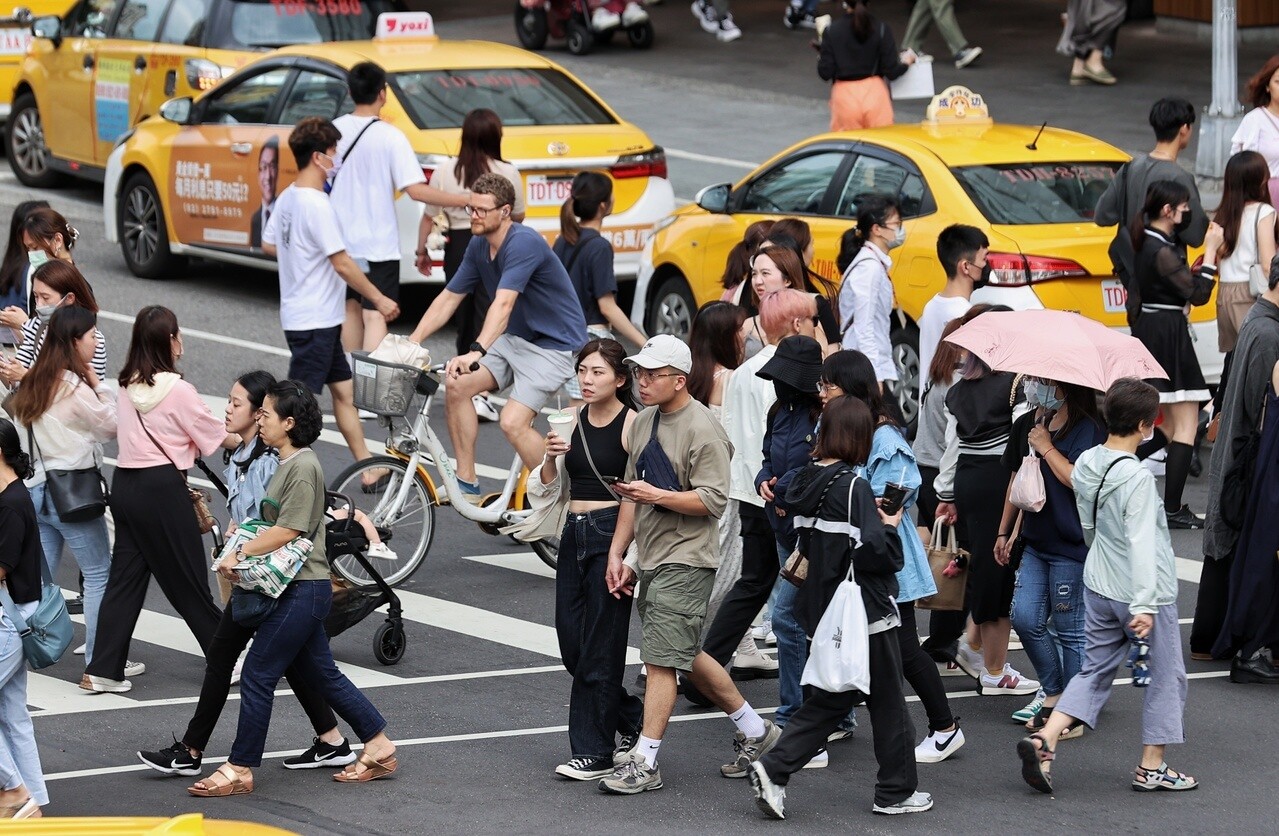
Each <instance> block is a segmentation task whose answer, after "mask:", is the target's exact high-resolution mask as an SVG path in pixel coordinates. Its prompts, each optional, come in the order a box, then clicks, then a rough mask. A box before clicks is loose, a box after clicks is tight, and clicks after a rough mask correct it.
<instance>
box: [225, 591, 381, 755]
mask: <svg viewBox="0 0 1279 836" xmlns="http://www.w3.org/2000/svg"><path fill="white" fill-rule="evenodd" d="M332 604H333V589H332V587H331V586H330V585H329V581H328V580H327V579H326V580H322V581H294V582H293V583H291V584H289V586H288V588H287V589H285V590H284V594H283V595H281V596H280V603H279V605H278V606H276V608H275V611H274V612H272V613H271V614H270V615H269V616H267V619H266V620H265V621H263V622H262V624H261V626H259V627H258V631H257V633H256V634H255V636H254V639H253V646H252V647H251V648H250V649H249V655H248V656H247V657H246V658H245V660H244V669H243V671H242V672H241V675H240V726H239V728H238V729H237V730H236V734H235V743H233V744H232V745H231V757H230V758H229V760H230V761H231V763H233V764H235V765H236V766H250V767H255V766H260V765H261V764H262V750H263V749H264V748H266V733H267V729H268V728H269V727H270V725H271V707H272V703H273V702H274V699H275V686H276V684H277V683H278V682H279V681H280V677H282V676H284V671H285V669H286V668H288V667H289V665H294V666H295V668H296V669H297V671H298V673H299V674H300V675H301V676H302V679H303V680H305V681H306V683H307V685H308V686H310V687H311V688H314V689H315V690H317V691H319V692H320V693H321V694H322V696H323V697H324V699H325V700H326V701H328V703H329V705H330V706H332V707H333V710H334V711H335V712H337V714H338V716H339V717H341V718H342V719H343V720H345V721H346V722H347V723H348V724H350V726H351V728H352V730H353V731H354V732H355V734H356V736H357V737H359V738H360V740H361V741H363V742H366V743H367V742H368V741H369V740H372V739H373V738H374V737H377V735H378V734H379V733H381V732H382V730H383V729H385V728H386V721H385V720H383V719H382V715H381V714H379V713H378V711H377V709H376V708H374V707H373V703H371V702H369V700H368V698H367V697H365V696H364V694H362V693H360V690H359V689H358V688H356V687H355V686H354V685H353V684H351V680H349V679H347V678H346V676H345V675H344V674H343V673H342V672H341V671H339V670H338V669H337V665H335V664H334V663H333V653H332V651H330V650H329V639H328V636H326V635H325V633H324V617H325V616H327V615H328V614H329V607H330V606H331V605H332Z"/></svg>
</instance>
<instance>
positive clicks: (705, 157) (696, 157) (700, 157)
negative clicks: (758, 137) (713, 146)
mask: <svg viewBox="0 0 1279 836" xmlns="http://www.w3.org/2000/svg"><path fill="white" fill-rule="evenodd" d="M666 156H668V157H674V158H675V159H677V160H689V161H690V162H695V163H710V164H712V165H722V166H726V167H727V168H740V169H744V170H746V171H754V170H755V169H757V168H759V165H760V164H759V163H748V162H746V161H745V160H733V159H730V158H728V157H715V156H712V155H710V154H699V153H697V152H696V151H681V150H679V149H678V148H667V149H666Z"/></svg>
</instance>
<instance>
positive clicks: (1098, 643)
mask: <svg viewBox="0 0 1279 836" xmlns="http://www.w3.org/2000/svg"><path fill="white" fill-rule="evenodd" d="M1084 610H1085V615H1084V646H1085V650H1084V654H1085V655H1084V666H1083V669H1082V670H1081V671H1080V672H1079V673H1078V674H1077V675H1076V676H1075V677H1074V678H1073V679H1071V680H1070V682H1069V683H1068V684H1067V685H1066V690H1065V692H1064V693H1063V694H1062V695H1061V700H1060V701H1059V702H1058V703H1057V707H1056V708H1055V709H1054V710H1055V711H1056V712H1057V713H1060V714H1069V715H1070V716H1071V717H1074V718H1076V719H1078V720H1082V721H1084V722H1085V723H1087V724H1088V726H1089V727H1090V728H1096V726H1097V715H1098V714H1100V713H1101V709H1102V708H1103V707H1104V706H1105V705H1106V701H1107V700H1109V699H1110V690H1111V688H1112V687H1114V680H1115V672H1116V671H1118V670H1119V666H1120V665H1122V664H1123V663H1124V662H1125V661H1126V660H1127V659H1128V652H1129V650H1130V647H1131V643H1132V635H1131V634H1130V633H1129V632H1128V622H1129V621H1131V620H1132V614H1131V613H1129V612H1128V605H1127V604H1125V603H1123V602H1122V601H1112V600H1111V599H1109V598H1106V597H1104V596H1102V595H1098V594H1097V593H1096V592H1093V591H1092V590H1091V589H1087V588H1085V589H1084ZM1148 640H1149V642H1150V685H1149V686H1147V687H1145V688H1142V689H1141V692H1142V699H1143V704H1142V709H1141V742H1142V743H1143V744H1144V745H1146V746H1162V745H1164V744H1167V743H1184V742H1185V741H1186V735H1185V731H1184V729H1183V728H1182V715H1183V714H1184V713H1185V710H1186V663H1185V661H1184V660H1183V659H1182V658H1181V626H1180V625H1179V624H1178V623H1177V604H1176V603H1175V602H1174V603H1172V604H1168V605H1167V606H1163V607H1160V608H1159V612H1157V613H1155V626H1154V629H1152V630H1151V631H1150V636H1149V639H1148Z"/></svg>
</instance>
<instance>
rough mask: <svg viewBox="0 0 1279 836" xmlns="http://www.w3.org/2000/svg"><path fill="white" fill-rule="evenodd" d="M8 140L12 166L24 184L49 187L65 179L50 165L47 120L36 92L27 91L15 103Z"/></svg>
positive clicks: (10, 115)
mask: <svg viewBox="0 0 1279 836" xmlns="http://www.w3.org/2000/svg"><path fill="white" fill-rule="evenodd" d="M5 140H6V141H5V153H7V154H8V155H9V167H10V168H12V169H13V173H14V175H15V176H16V177H17V178H18V180H19V181H20V182H21V183H22V184H23V185H24V186H32V187H34V188H37V189H47V188H51V187H53V186H56V185H58V183H59V182H61V181H62V179H63V178H62V174H61V173H59V172H57V171H54V170H53V169H51V168H50V167H49V163H50V160H51V157H50V154H49V146H48V144H47V143H45V141H44V123H43V122H41V120H40V110H39V108H37V107H36V97H35V96H33V95H31V94H30V93H23V94H22V95H21V96H19V97H18V100H17V101H15V102H14V103H13V111H12V112H11V113H10V114H9V127H8V130H7V131H6V132H5Z"/></svg>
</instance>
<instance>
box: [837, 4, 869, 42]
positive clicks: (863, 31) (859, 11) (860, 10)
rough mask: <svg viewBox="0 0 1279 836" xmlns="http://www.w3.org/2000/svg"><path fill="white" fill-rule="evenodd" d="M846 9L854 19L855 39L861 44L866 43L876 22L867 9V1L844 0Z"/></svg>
mask: <svg viewBox="0 0 1279 836" xmlns="http://www.w3.org/2000/svg"><path fill="white" fill-rule="evenodd" d="M844 8H846V9H848V14H849V16H850V17H851V18H852V19H853V37H854V38H856V39H857V43H859V44H864V43H866V39H867V38H869V37H870V26H871V23H872V22H873V21H874V18H873V17H871V16H870V9H868V8H866V0H844Z"/></svg>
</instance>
